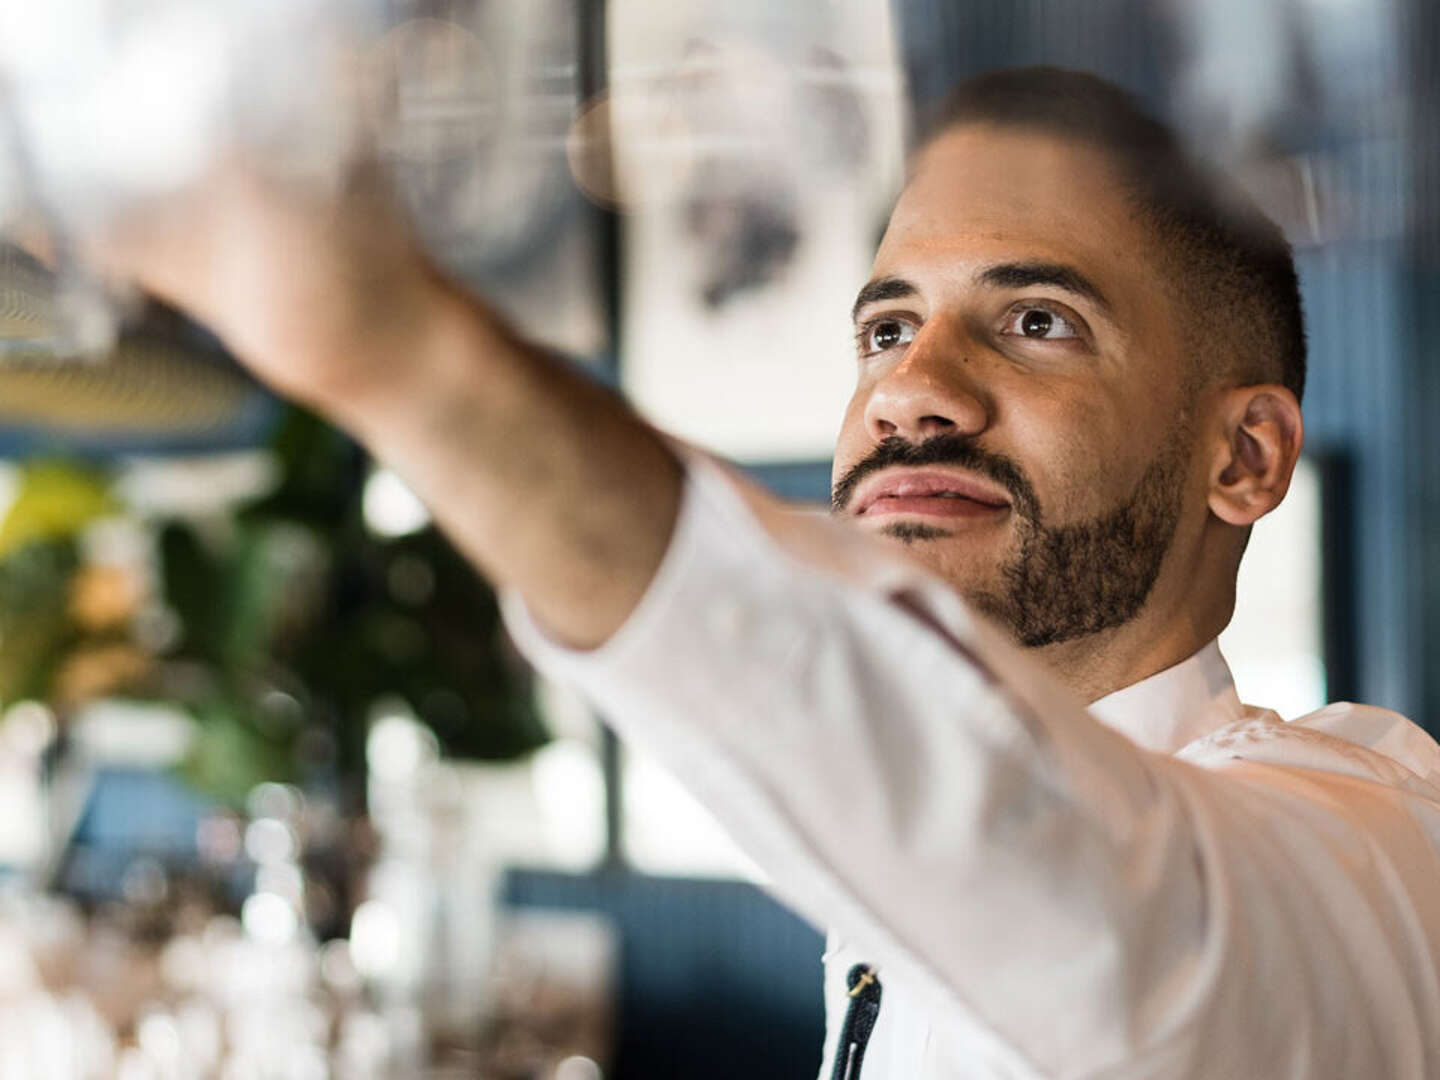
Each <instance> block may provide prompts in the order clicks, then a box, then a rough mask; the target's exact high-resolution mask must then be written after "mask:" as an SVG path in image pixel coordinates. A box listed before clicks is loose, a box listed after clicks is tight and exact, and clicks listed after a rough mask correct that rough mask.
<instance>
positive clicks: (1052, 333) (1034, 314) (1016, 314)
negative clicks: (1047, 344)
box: [1001, 307, 1080, 341]
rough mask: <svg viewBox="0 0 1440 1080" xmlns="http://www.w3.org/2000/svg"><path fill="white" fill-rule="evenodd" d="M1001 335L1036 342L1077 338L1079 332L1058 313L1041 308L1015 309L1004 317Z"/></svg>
mask: <svg viewBox="0 0 1440 1080" xmlns="http://www.w3.org/2000/svg"><path fill="white" fill-rule="evenodd" d="M1001 332H1002V333H1006V334H1014V335H1016V336H1018V337H1027V338H1031V339H1033V340H1037V341H1057V340H1063V339H1065V338H1078V337H1079V336H1080V331H1078V330H1077V329H1076V328H1075V325H1074V324H1073V323H1072V322H1071V321H1070V320H1069V319H1067V318H1065V316H1063V315H1061V314H1060V313H1059V312H1056V311H1051V310H1050V309H1049V308H1043V307H1022V308H1016V309H1015V310H1013V311H1012V312H1010V314H1009V315H1008V316H1007V317H1006V320H1005V326H1004V328H1003V330H1002V331H1001Z"/></svg>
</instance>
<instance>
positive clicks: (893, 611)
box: [97, 70, 1440, 1080]
mask: <svg viewBox="0 0 1440 1080" xmlns="http://www.w3.org/2000/svg"><path fill="white" fill-rule="evenodd" d="M97 257H100V258H103V259H105V260H107V261H108V263H109V265H110V266H111V267H112V268H113V269H115V270H116V271H117V272H123V273H126V274H129V275H132V276H135V277H137V278H139V279H140V280H141V281H143V282H145V283H146V284H147V285H148V286H149V287H150V288H152V289H154V290H155V291H157V292H159V293H161V294H162V295H165V296H167V297H169V298H171V299H172V300H175V301H177V302H179V303H181V304H183V305H185V306H187V307H189V308H190V309H191V310H192V311H193V312H195V313H196V314H197V315H198V316H199V317H201V318H203V319H205V320H206V321H208V322H209V323H210V324H211V325H212V326H213V327H214V328H215V329H216V330H217V331H219V332H220V333H221V334H222V335H223V336H224V337H225V338H226V340H227V341H228V342H229V343H230V344H231V346H232V347H233V348H234V349H235V350H236V352H237V353H238V354H239V355H240V356H242V357H243V358H244V359H245V360H246V361H247V362H248V363H249V364H250V365H251V366H252V367H253V368H254V370H256V371H257V372H258V373H260V374H261V375H262V376H263V377H265V378H266V379H268V380H269V381H271V382H272V384H273V385H275V386H277V387H278V388H279V389H281V390H282V391H284V392H287V393H289V394H291V395H293V396H295V397H298V398H300V399H302V400H305V401H307V402H309V403H311V404H312V405H315V406H317V407H319V408H320V409H322V410H324V411H325V412H327V413H328V414H329V415H330V416H332V417H333V418H334V419H336V420H337V421H338V422H339V423H341V424H344V425H345V426H347V427H349V428H350V430H352V431H353V432H355V433H356V434H357V435H358V436H359V437H360V438H362V439H363V440H365V441H366V442H367V443H368V444H369V445H370V446H371V448H372V449H373V450H374V451H375V452H376V453H377V454H378V455H379V456H380V457H381V458H383V459H385V460H387V461H389V462H390V463H392V464H393V465H394V466H395V467H396V468H398V469H399V470H400V471H401V472H402V473H403V474H404V475H405V476H407V477H408V479H409V480H410V482H411V483H412V484H413V485H414V486H415V488H416V489H417V490H418V491H419V492H421V493H422V495H423V496H424V497H425V498H426V499H427V501H428V502H429V503H430V505H431V506H432V508H433V509H434V510H435V512H436V513H437V515H438V516H439V518H440V520H441V521H442V522H443V523H444V524H445V526H446V528H447V529H448V530H449V532H450V534H451V535H452V536H453V537H454V538H455V540H456V541H457V543H459V544H460V545H461V546H462V548H464V550H466V551H467V552H468V553H469V554H470V555H471V557H473V558H474V560H475V562H476V563H477V564H478V565H479V566H481V567H482V568H483V569H485V570H486V571H487V572H488V573H489V574H490V575H491V576H492V577H493V578H494V579H495V580H496V581H497V582H498V583H500V584H501V585H502V586H503V587H505V589H506V590H507V594H508V598H509V599H508V607H509V616H510V619H511V623H512V627H513V628H514V629H515V631H516V634H517V636H518V638H519V639H520V640H521V642H522V644H523V645H524V647H525V648H526V649H527V650H528V651H529V652H530V654H531V655H532V656H533V657H535V658H536V659H537V660H538V661H539V662H540V663H541V664H542V666H544V667H545V668H547V669H548V670H550V671H551V672H552V673H554V674H555V675H556V676H557V677H559V678H564V679H570V680H573V681H575V682H576V683H578V684H579V685H580V686H582V687H583V688H585V689H586V691H587V692H588V693H589V694H590V695H591V696H592V697H593V698H594V699H595V700H596V701H597V702H598V703H600V704H601V705H602V706H603V708H604V710H605V712H606V714H607V715H608V716H610V717H611V718H613V719H614V721H615V722H616V723H617V724H618V725H619V726H620V727H621V728H622V730H623V731H625V732H626V733H627V734H629V735H630V736H631V737H632V738H634V739H637V740H643V741H644V742H645V743H646V744H647V745H648V746H649V747H650V748H651V749H652V750H654V751H655V752H657V753H659V754H660V755H661V756H662V757H664V758H665V759H666V760H667V761H668V762H669V763H670V765H671V766H672V767H673V768H674V769H675V771H676V772H677V773H678V774H679V775H680V776H682V777H684V778H685V779H686V780H687V781H688V782H689V783H690V785H691V786H692V787H693V789H694V790H695V791H696V792H697V794H699V795H700V796H701V797H702V798H703V799H704V800H705V801H706V802H707V803H708V804H709V805H710V807H711V808H712V809H713V810H714V811H715V812H716V813H717V814H718V815H719V816H720V818H721V819H722V820H723V821H724V822H725V823H726V825H727V826H728V827H729V828H730V829H731V830H732V832H733V833H734V835H735V836H736V838H737V839H738V840H739V841H740V842H741V843H742V844H743V845H744V846H745V847H746V848H747V850H748V851H749V852H750V854H751V855H752V856H753V857H754V858H755V859H756V861H757V862H758V863H759V864H760V865H761V866H762V867H763V868H764V869H765V870H767V871H768V873H769V874H770V875H771V876H772V877H773V879H774V882H775V886H776V888H777V890H778V891H779V892H780V893H781V894H782V895H784V896H785V897H786V898H788V899H789V900H790V901H791V902H792V903H793V904H794V905H795V906H796V907H797V908H798V909H799V910H801V911H802V912H804V913H805V914H806V915H808V916H809V917H810V918H812V919H814V920H815V921H817V922H819V923H821V924H823V925H826V926H829V927H831V928H832V937H831V947H830V949H829V951H828V952H827V956H826V976H825V984H826V1002H827V1013H828V1019H829V1028H830V1031H829V1042H828V1046H827V1051H826V1058H825V1065H824V1075H826V1076H831V1077H837V1078H841V1080H857V1078H859V1077H860V1076H861V1075H862V1070H863V1076H864V1078H865V1080H878V1078H882V1077H888V1078H891V1080H896V1078H905V1080H913V1078H917V1077H919V1078H926V1080H940V1078H952V1077H962V1076H964V1077H971V1076H995V1077H1041V1076H1044V1077H1052V1076H1065V1077H1071V1076H1075V1077H1079V1076H1086V1077H1089V1076H1107V1077H1108V1076H1116V1077H1119V1076H1124V1077H1216V1078H1227V1080H1228V1078H1235V1077H1245V1078H1250V1077H1255V1078H1260V1077H1264V1078H1267V1080H1268V1078H1279V1077H1297V1078H1298V1077H1366V1078H1370V1077H1396V1078H1401V1077H1404V1078H1414V1080H1421V1078H1423V1077H1427V1076H1429V1077H1434V1076H1437V1075H1440V749H1437V747H1436V746H1435V744H1434V743H1433V741H1431V740H1430V739H1428V737H1426V736H1425V735H1424V734H1423V733H1421V732H1420V730H1419V729H1418V728H1416V727H1414V726H1413V725H1411V724H1409V723H1408V722H1407V721H1405V720H1404V719H1403V718H1400V717H1397V716H1395V715H1393V714H1390V713H1386V712H1384V711H1382V710H1377V709H1367V708H1364V707H1358V706H1348V705H1346V706H1335V707H1332V708H1330V709H1327V710H1323V711H1321V712H1320V713H1317V714H1315V715H1313V716H1310V717H1306V718H1303V719H1302V720H1299V721H1295V722H1292V723H1289V724H1286V723H1282V722H1281V721H1280V720H1279V718H1278V717H1276V716H1275V715H1274V714H1273V713H1269V712H1266V711H1264V710H1261V709H1255V708H1248V707H1244V706H1241V704H1240V703H1239V701H1238V699H1237V698H1236V696H1235V692H1234V689H1233V686H1232V685H1231V682H1230V679H1229V674H1228V671H1227V669H1226V667H1225V664H1224V661H1223V660H1222V659H1221V657H1220V655H1219V653H1218V651H1217V650H1216V648H1215V645H1214V638H1215V636H1216V635H1217V634H1218V633H1219V631H1220V630H1221V628H1222V627H1223V626H1224V625H1225V623H1226V622H1227V621H1228V619H1229V617H1230V613H1231V608H1232V606H1233V596H1234V582H1235V572H1236V567H1237V565H1238V562H1239V559H1240V555H1241V552H1242V551H1243V548H1244V545H1245V540H1246V536H1247V530H1248V528H1249V527H1250V525H1252V524H1253V523H1254V522H1255V521H1256V520H1258V519H1259V518H1260V517H1261V516H1263V515H1264V514H1265V513H1267V512H1268V511H1269V510H1271V509H1273V508H1274V507H1275V506H1276V505H1277V504H1278V503H1279V502H1280V500H1281V498H1282V497H1283V496H1284V494H1285V491H1286V487H1287V485H1288V483H1289V480H1290V476H1291V473H1292V470H1293V468H1294V466H1295V461H1296V458H1297V456H1298V454H1299V452H1300V446H1301V441H1302V421H1301V414H1300V406H1299V396H1300V394H1301V391H1302V388H1303V373H1304V340H1303V331H1302V329H1301V323H1300V310H1299V299H1298V295H1297V291H1296V287H1295V277H1294V270H1293V266H1292V264H1291V260H1290V255H1289V251H1288V249H1287V248H1286V246H1285V244H1284V241H1283V239H1282V238H1281V237H1280V236H1279V234H1278V232H1277V231H1276V230H1275V229H1274V227H1273V226H1272V225H1270V224H1269V223H1268V222H1266V221H1265V220H1264V219H1263V218H1262V217H1261V216H1260V215H1259V214H1258V212H1256V211H1255V210H1254V209H1253V208H1251V207H1249V206H1248V204H1246V203H1245V202H1244V201H1243V200H1242V199H1240V198H1239V197H1238V196H1236V195H1234V194H1233V193H1231V192H1228V191H1225V190H1223V189H1221V188H1218V187H1216V186H1215V185H1214V184H1213V183H1212V181H1211V180H1210V179H1209V178H1208V177H1207V176H1206V175H1205V173H1204V172H1203V171H1202V170H1200V169H1198V168H1197V167H1195V166H1194V165H1193V164H1192V163H1190V162H1189V161H1188V160H1186V158H1185V157H1184V155H1183V153H1182V152H1181V151H1180V149H1179V147H1178V146H1177V145H1176V143H1175V140H1174V139H1173V137H1172V136H1171V135H1170V134H1169V133H1168V132H1167V131H1165V129H1163V128H1162V127H1160V126H1159V125H1158V124H1156V123H1154V122H1153V121H1151V120H1149V119H1147V118H1145V117H1144V116H1143V115H1142V114H1140V113H1139V112H1138V110H1137V109H1136V107H1135V106H1134V104H1133V103H1132V102H1131V101H1130V100H1129V99H1128V98H1127V97H1126V96H1125V95H1123V94H1122V93H1121V92H1120V91H1118V90H1116V89H1115V88H1113V87H1111V86H1109V85H1108V84H1104V83H1102V82H1100V81H1099V80H1096V79H1093V78H1091V77H1089V76H1084V75H1078V74H1073V73H1066V72H1057V71H1048V70H1037V71H1027V72H1012V73H1001V74H997V75H993V76H989V77H987V78H984V79H981V80H979V81H977V82H976V83H973V84H970V85H968V86H967V87H964V88H962V89H961V90H960V91H959V92H958V94H957V96H956V98H955V99H954V101H953V102H952V104H951V107H950V109H949V111H948V112H947V114H946V115H945V116H944V117H943V118H942V122H941V125H940V127H939V129H938V130H937V132H936V133H935V134H933V135H932V136H931V138H930V139H929V141H928V142H927V144H926V145H925V146H924V147H923V148H922V150H921V152H920V154H919V155H918V157H917V159H916V164H915V168H914V171H913V174H912V177H911V179H910V182H909V184H908V186H907V188H906V190H905V192H904V194H903V196H902V197H901V199H900V202H899V204H898V206H897V207H896V210H895V213H894V216H893V218H892V220H891V223H890V227H889V230H888V232H887V233H886V236H885V238H884V241H883V242H882V244H881V247H880V251H879V254H878V255H877V258H876V263H875V270H874V275H873V277H872V280H871V282H870V283H869V284H868V285H866V286H865V287H864V288H863V289H862V290H861V293H860V297H859V301H858V303H857V306H856V311H855V316H856V319H857V360H858V371H859V378H858V386H857V391H856V395H855V398H854V401H853V402H852V404H851V407H850V409H849V410H848V412H847V414H846V417H845V421H844V425H843V429H842V432H841V435H840V439H839V444H838V447H837V454H836V490H835V505H836V511H837V516H838V517H839V518H841V519H842V522H840V523H833V522H825V521H818V520H815V519H813V518H811V517H804V516H800V515H794V514H791V513H789V512H787V511H786V510H785V509H784V508H783V507H781V506H780V505H778V504H776V503H775V502H773V501H772V500H770V499H768V498H767V497H765V496H763V495H761V494H760V493H758V492H757V491H756V490H754V489H753V488H752V487H750V486H748V485H747V484H745V483H744V482H743V481H741V480H739V479H737V478H736V477H734V476H732V475H731V474H729V473H728V472H727V471H725V470H723V469H722V468H720V467H719V466H717V465H715V464H714V463H711V462H709V461H707V460H706V459H705V458H703V457H702V456H700V455H698V454H696V453H694V452H692V451H690V450H687V449H684V448H681V447H678V446H675V445H673V444H671V443H669V442H667V441H666V440H665V439H663V438H662V437H661V436H659V435H657V434H656V433H655V432H654V431H653V430H651V429H650V428H648V427H646V426H645V425H644V424H642V423H641V422H639V421H638V420H637V419H636V418H635V417H634V416H633V415H632V414H631V413H630V412H628V411H627V410H626V409H625V408H624V407H623V406H622V405H621V404H620V403H619V402H618V401H617V400H615V399H614V398H613V397H612V396H610V395H609V394H608V393H606V392H604V391H603V390H600V389H598V388H596V387H594V386H593V385H591V384H590V383H589V382H587V381H585V380H584V379H582V378H580V377H577V376H576V375H574V374H572V373H570V372H569V371H568V370H567V369H566V368H565V367H564V366H563V365H562V364H560V363H557V362H556V361H554V360H552V359H551V358H549V357H547V356H545V355H544V354H542V353H540V352H538V351H537V350H535V349H533V348H531V347H529V346H528V345H526V344H525V343H524V342H522V341H519V340H517V339H516V337H515V336H514V335H513V334H511V333H510V332H509V331H508V330H507V329H506V328H505V327H503V326H502V325H501V324H500V323H499V322H498V321H497V320H496V319H495V318H494V317H493V316H492V315H491V314H490V313H489V312H488V311H487V310H486V309H485V308H484V307H483V306H482V305H480V304H477V303H476V302H474V301H472V300H470V299H468V298H466V297H464V296H462V295H460V294H459V293H458V291H457V290H455V289H453V288H451V287H450V286H449V285H448V284H447V283H446V282H444V281H443V280H441V279H440V278H439V277H438V276H437V275H436V274H435V273H434V272H433V271H432V270H431V268H430V266H429V264H428V263H427V262H426V261H425V260H424V258H423V257H422V256H421V255H420V254H419V253H418V252H417V250H416V248H415V246H414V244H413V242H412V241H411V239H410V235H409V233H408V232H407V231H406V229H405V228H404V226H403V224H401V223H400V222H399V221H398V220H397V219H396V217H395V216H394V215H392V214H390V213H389V211H388V210H387V208H386V206H385V204H384V201H383V200H382V199H379V198H378V197H377V196H376V195H375V194H374V189H373V187H371V186H367V185H357V188H356V190H355V191H354V192H352V193H350V194H348V195H346V196H345V197H344V198H341V199H339V200H337V201H334V202H329V203H324V204H320V205H310V204H305V203H303V202H302V201H300V200H299V199H297V198H296V197H294V196H293V195H284V194H280V193H277V192H275V191H274V190H272V189H270V188H269V187H268V186H267V185H266V183H265V182H263V181H262V180H259V179H257V178H256V177H255V176H254V175H252V174H245V173H238V172H233V171H232V172H229V173H227V174H225V175H223V176H220V177H217V178H215V179H214V180H213V181H212V182H211V183H209V184H208V185H206V186H205V188H204V189H203V190H202V191H200V192H197V193H196V194H195V195H194V196H193V197H191V198H190V199H188V200H187V202H186V204H185V205H174V206H170V207H167V208H165V210H164V213H163V214H161V215H158V216H156V217H155V218H153V219H151V220H147V221H143V222H141V221H137V222H134V223H132V225H131V226H130V227H129V228H128V229H127V231H126V233H125V234H124V235H118V236H111V237H108V238H107V239H106V241H105V242H104V243H103V244H101V245H99V247H98V248H97ZM683 360H684V354H683V343H677V356H676V362H677V363H681V362H683ZM865 533H870V534H873V535H871V536H866V535H864V534H865ZM975 612H982V613H984V614H985V615H988V616H989V617H990V618H991V619H992V620H993V622H990V621H986V620H984V619H981V618H977V617H976V615H975V614H974V613H975ZM1007 638H1011V639H1014V641H1016V642H1018V646H1017V645H1016V644H1014V643H1012V641H1010V640H1007ZM1087 705H1088V706H1089V710H1088V711H1087V709H1086V706H1087Z"/></svg>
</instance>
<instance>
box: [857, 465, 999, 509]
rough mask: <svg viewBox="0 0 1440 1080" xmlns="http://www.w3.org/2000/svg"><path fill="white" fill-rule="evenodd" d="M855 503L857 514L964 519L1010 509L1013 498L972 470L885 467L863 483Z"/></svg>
mask: <svg viewBox="0 0 1440 1080" xmlns="http://www.w3.org/2000/svg"><path fill="white" fill-rule="evenodd" d="M854 504H855V516H856V517H879V516H880V515H882V514H928V515H930V516H932V517H946V518H964V517H980V516H983V515H987V514H994V513H997V512H999V511H1002V510H1005V509H1008V508H1009V506H1010V500H1009V498H1008V497H1006V495H1005V494H1004V493H1003V492H1001V491H1000V490H998V489H997V488H995V487H994V486H992V485H990V484H987V483H985V482H984V481H982V480H978V479H976V478H975V477H974V476H973V475H971V474H969V473H962V472H951V471H950V470H948V469H924V468H906V467H898V468H892V469H886V470H885V471H884V472H882V473H879V474H878V475H876V476H874V477H872V478H871V479H869V480H867V481H865V482H864V483H863V484H861V485H860V488H859V490H858V491H856V492H855V498H854Z"/></svg>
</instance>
